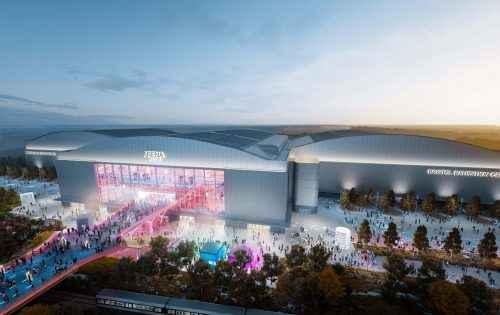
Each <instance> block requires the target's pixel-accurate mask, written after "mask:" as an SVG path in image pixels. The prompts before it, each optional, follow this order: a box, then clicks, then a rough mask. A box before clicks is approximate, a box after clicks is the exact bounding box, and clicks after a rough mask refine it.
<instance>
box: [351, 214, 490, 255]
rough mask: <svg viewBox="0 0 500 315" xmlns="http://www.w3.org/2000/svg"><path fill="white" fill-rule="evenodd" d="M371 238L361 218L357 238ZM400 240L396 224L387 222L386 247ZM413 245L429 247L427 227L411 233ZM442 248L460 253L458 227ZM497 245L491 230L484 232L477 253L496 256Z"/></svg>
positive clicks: (460, 241)
mask: <svg viewBox="0 0 500 315" xmlns="http://www.w3.org/2000/svg"><path fill="white" fill-rule="evenodd" d="M371 239H372V231H371V228H370V223H369V222H368V220H363V222H362V223H361V225H360V227H359V229H358V240H359V242H361V243H362V244H368V243H369V242H370V240H371ZM399 240H400V236H399V234H398V231H397V226H396V224H395V223H394V222H389V224H388V227H387V230H386V231H385V232H384V244H385V245H386V246H388V247H393V246H395V245H396V244H397V243H398V241H399ZM413 246H414V247H415V248H416V249H418V250H419V251H426V250H428V249H429V248H430V244H429V238H428V237H427V227H426V226H425V225H419V226H418V227H417V229H416V230H415V233H414V235H413ZM443 249H444V250H446V251H447V252H449V253H453V254H460V253H461V252H462V249H463V247H462V236H461V233H460V230H459V229H458V228H453V229H452V230H451V231H450V232H449V233H448V236H447V237H446V239H445V241H444V244H443ZM497 250H498V247H497V245H496V237H495V233H494V232H493V231H488V232H486V233H485V234H484V237H483V239H481V241H480V242H479V245H478V254H479V256H480V257H481V258H485V259H489V258H496V257H497Z"/></svg>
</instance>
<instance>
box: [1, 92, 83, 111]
mask: <svg viewBox="0 0 500 315" xmlns="http://www.w3.org/2000/svg"><path fill="white" fill-rule="evenodd" d="M0 102H6V103H11V102H15V103H22V104H23V105H34V106H40V107H44V108H58V109H71V110H73V109H79V108H80V107H79V106H78V105H75V104H69V103H66V104H48V103H44V102H40V101H33V100H30V99H27V98H24V97H19V96H14V95H7V94H0Z"/></svg>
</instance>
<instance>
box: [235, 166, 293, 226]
mask: <svg viewBox="0 0 500 315" xmlns="http://www.w3.org/2000/svg"><path fill="white" fill-rule="evenodd" d="M287 185H288V175H287V173H286V172H258V171H236V170H228V171H226V178H225V186H226V187H225V190H226V194H225V197H226V218H227V219H229V220H235V221H247V222H250V223H257V224H269V225H279V226H283V225H285V224H286V213H287V193H288V189H287Z"/></svg>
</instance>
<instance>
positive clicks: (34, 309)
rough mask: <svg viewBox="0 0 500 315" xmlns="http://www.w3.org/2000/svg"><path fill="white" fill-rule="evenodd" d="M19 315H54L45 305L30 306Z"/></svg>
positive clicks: (24, 308)
mask: <svg viewBox="0 0 500 315" xmlns="http://www.w3.org/2000/svg"><path fill="white" fill-rule="evenodd" d="M18 314H19V315H52V312H51V311H50V307H49V306H48V305H45V304H34V305H28V306H25V307H23V308H22V309H21V311H20V312H19V313H18Z"/></svg>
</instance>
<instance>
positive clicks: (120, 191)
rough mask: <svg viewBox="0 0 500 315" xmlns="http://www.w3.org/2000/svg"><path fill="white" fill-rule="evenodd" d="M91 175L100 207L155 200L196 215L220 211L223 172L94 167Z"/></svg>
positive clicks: (222, 195)
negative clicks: (197, 213) (94, 179)
mask: <svg viewBox="0 0 500 315" xmlns="http://www.w3.org/2000/svg"><path fill="white" fill-rule="evenodd" d="M94 172H95V178H96V183H97V190H98V193H99V201H100V202H101V203H103V204H107V205H124V204H127V203H129V202H131V201H140V200H147V201H149V202H151V201H155V200H156V201H158V202H161V203H162V204H165V203H168V204H172V205H175V208H177V209H183V210H187V211H193V212H199V213H203V212H207V213H215V214H220V213H221V212H222V211H224V171H219V170H204V169H192V168H178V167H177V168H173V167H162V166H146V165H128V164H106V163H95V164H94Z"/></svg>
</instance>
